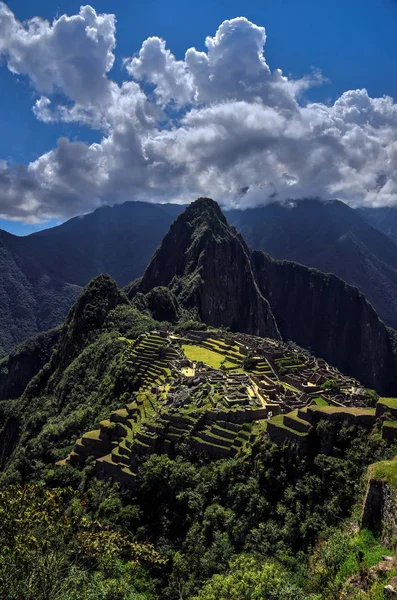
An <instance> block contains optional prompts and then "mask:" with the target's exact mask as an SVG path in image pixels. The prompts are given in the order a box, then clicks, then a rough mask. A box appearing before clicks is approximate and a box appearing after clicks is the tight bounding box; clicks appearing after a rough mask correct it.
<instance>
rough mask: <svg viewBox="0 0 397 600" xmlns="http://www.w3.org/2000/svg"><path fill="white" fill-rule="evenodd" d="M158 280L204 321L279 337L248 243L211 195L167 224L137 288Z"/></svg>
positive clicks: (146, 290) (146, 287)
mask: <svg viewBox="0 0 397 600" xmlns="http://www.w3.org/2000/svg"><path fill="white" fill-rule="evenodd" d="M158 286H168V287H169V289H170V290H171V292H172V293H173V294H174V295H175V296H176V298H177V299H178V301H179V302H180V303H181V304H182V305H183V306H184V307H185V308H186V309H189V310H192V311H197V313H198V315H199V317H200V319H201V320H202V321H203V322H205V323H207V324H209V325H214V326H219V325H224V326H227V327H230V328H232V329H233V330H234V331H246V332H249V333H254V334H255V335H260V336H268V337H274V338H278V337H279V333H278V330H277V327H276V324H275V321H274V318H273V315H272V312H271V309H270V306H269V303H268V302H267V300H265V298H263V296H262V295H261V294H260V292H259V290H258V288H257V286H256V284H255V280H254V277H253V275H252V269H251V263H250V259H249V250H248V247H247V246H246V244H245V242H244V241H243V239H242V238H241V236H239V235H238V234H237V232H236V231H235V230H233V229H231V228H230V227H229V225H228V223H227V221H226V218H225V216H224V215H223V213H222V211H221V210H220V208H219V206H218V205H217V204H216V202H214V201H213V200H210V199H208V198H201V199H199V200H197V201H196V202H193V203H192V204H191V205H190V206H189V207H188V208H187V209H186V210H185V212H184V213H183V214H182V215H180V216H179V217H178V218H177V220H176V221H175V222H174V223H173V224H172V225H171V228H170V231H169V233H168V234H167V235H166V236H165V238H164V240H163V242H162V243H161V246H160V247H159V249H158V250H157V252H156V253H155V254H154V256H153V258H152V260H151V261H150V263H149V266H148V267H147V269H146V271H145V273H144V275H143V277H142V280H141V281H140V283H139V291H140V292H141V293H143V294H147V293H149V292H150V291H151V290H152V289H153V288H156V287H158Z"/></svg>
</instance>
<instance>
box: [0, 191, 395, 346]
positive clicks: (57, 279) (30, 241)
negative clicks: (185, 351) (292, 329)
mask: <svg viewBox="0 0 397 600" xmlns="http://www.w3.org/2000/svg"><path fill="white" fill-rule="evenodd" d="M184 208H185V207H183V206H179V205H173V204H148V203H143V202H126V203H124V204H121V205H116V206H114V207H108V206H106V207H102V208H98V209H97V210H96V211H94V212H93V213H90V214H88V215H85V216H82V217H76V218H74V219H71V220H69V221H67V222H66V223H64V224H62V225H60V226H58V227H53V228H50V229H47V230H44V231H41V232H38V233H35V234H32V235H29V236H26V237H16V236H13V235H10V234H7V233H6V232H0V260H1V265H2V269H1V272H0V300H1V306H2V308H3V310H2V313H1V316H0V347H2V348H3V350H2V354H3V355H4V354H5V353H6V352H8V351H10V350H11V349H12V348H13V347H14V346H15V345H16V344H17V343H19V342H21V341H23V340H24V339H26V338H27V337H29V336H32V335H34V334H36V333H37V332H39V331H43V330H47V329H50V328H52V327H55V326H57V325H59V324H60V323H61V322H62V321H63V319H64V318H65V316H66V314H67V311H68V309H69V307H70V306H71V304H72V303H73V301H74V300H75V298H76V297H77V295H78V294H79V293H80V290H81V287H82V286H85V285H86V284H87V283H88V282H89V281H90V280H91V279H92V278H93V277H95V276H97V275H99V274H100V273H102V272H105V273H109V274H110V276H111V277H113V278H114V279H115V280H116V281H117V283H118V285H120V286H125V285H127V284H128V283H129V282H130V281H132V280H134V279H136V278H138V277H140V276H142V274H143V272H144V270H145V268H146V266H147V264H148V262H149V260H150V258H151V257H152V255H153V253H154V252H155V250H156V248H157V247H158V246H159V245H160V243H161V241H162V239H163V237H164V236H165V235H166V233H167V231H168V230H169V228H170V226H171V225H172V223H173V221H174V220H175V218H176V217H178V215H180V213H181V212H182V211H183V210H184ZM374 210H375V211H377V210H379V211H381V212H382V211H386V210H388V211H389V213H390V215H393V214H394V213H393V210H394V209H374ZM364 213H365V214H364ZM369 213H370V211H364V212H363V211H358V210H352V209H350V208H349V207H348V206H346V205H345V204H343V203H342V202H338V201H332V202H320V201H314V200H302V201H299V202H297V203H294V204H291V205H289V206H286V205H280V204H270V205H268V206H263V207H259V208H255V209H247V210H244V211H243V210H228V211H227V212H226V213H225V214H226V215H227V218H228V220H229V222H230V223H231V224H232V225H234V226H235V227H236V229H237V230H238V231H239V232H240V234H241V236H242V237H243V238H244V239H245V240H246V242H247V244H248V246H250V247H251V248H254V249H259V250H264V251H265V252H268V253H269V254H270V256H272V257H273V258H275V259H286V260H292V261H296V262H299V263H301V264H304V265H306V266H310V267H314V268H316V269H318V270H321V271H323V272H330V273H334V274H336V275H337V276H338V277H340V278H342V279H344V280H345V281H347V282H348V283H350V284H352V285H355V286H357V287H358V288H359V290H360V291H361V292H363V293H364V294H365V295H366V297H367V298H368V299H369V301H370V302H371V304H372V305H373V306H374V308H375V309H376V310H377V312H378V314H379V315H380V317H381V318H382V319H383V320H384V322H385V323H386V324H387V325H390V326H394V327H397V241H394V240H392V239H390V238H389V237H388V236H387V235H385V234H384V233H382V232H381V231H379V230H378V229H376V228H375V227H373V226H372V225H371V224H369V223H368V222H367V220H366V218H364V217H365V216H367V217H368V219H369V218H370V214H369ZM389 213H387V214H389ZM371 214H372V213H371ZM374 214H377V215H378V217H377V218H378V220H379V215H380V214H381V213H375V212H374ZM387 219H388V217H387V215H386V213H385V217H384V223H385V224H386V223H387ZM218 220H219V217H218ZM390 223H392V219H391V217H390ZM213 225H214V224H211V227H212V226H213ZM379 226H380V225H379ZM211 227H210V228H209V229H211ZM217 227H218V229H219V232H218V233H217V234H216V236H218V237H219V236H220V237H219V239H218V240H217V241H216V240H215V237H216V236H215V235H214V236H213V247H212V249H211V252H213V249H214V248H216V247H218V246H217V244H218V243H219V241H220V239H221V238H222V236H223V235H225V229H224V228H223V229H222V227H221V225H219V226H218V225H217ZM214 231H215V229H214ZM180 233H181V232H177V234H178V238H179V237H180ZM206 235H208V233H205V232H203V234H202V235H201V237H200V240H197V241H195V243H194V244H193V243H192V240H190V241H189V236H187V238H186V239H185V241H184V243H186V246H183V250H184V251H185V250H188V249H189V248H190V250H189V253H190V256H192V253H193V254H194V253H195V252H196V247H198V246H199V244H201V243H205V236H206ZM227 236H229V238H230V239H229V241H228V244H229V247H228V250H227V252H226V254H225V256H222V257H221V258H220V261H221V263H220V264H217V265H215V263H214V265H215V266H213V264H212V259H211V258H210V256H207V257H205V256H203V257H202V258H201V259H200V260H198V262H197V263H194V264H193V263H191V264H190V263H189V264H188V265H187V270H186V272H185V273H184V274H183V277H184V280H185V281H187V278H188V277H190V278H191V279H193V280H194V282H196V283H197V277H196V276H197V273H198V272H199V271H200V273H201V272H203V271H205V277H206V278H207V279H208V278H210V277H211V269H212V268H215V269H216V273H215V277H214V281H215V282H216V283H215V284H214V285H213V289H212V292H211V293H213V294H214V296H213V297H215V296H217V297H218V298H221V299H222V301H221V302H220V304H219V309H217V308H216V307H215V306H214V300H213V299H211V298H210V297H206V298H205V300H204V299H203V302H204V304H205V305H203V306H202V307H200V311H201V313H202V315H203V319H204V320H206V319H207V320H208V319H209V320H210V321H211V319H212V321H211V322H213V323H219V322H220V320H221V319H220V317H221V315H220V311H221V310H222V312H224V311H223V308H222V309H221V308H220V307H221V306H222V307H224V306H227V313H228V314H227V315H226V317H225V315H224V314H223V316H222V318H225V319H226V320H225V322H227V323H230V326H232V327H233V328H239V329H245V328H246V327H248V326H249V327H250V330H252V331H257V332H267V331H270V330H271V329H272V326H271V325H270V322H267V317H266V313H268V308H267V307H266V302H265V303H264V302H263V298H262V299H261V298H260V296H261V295H263V294H261V293H260V292H258V291H256V292H255V293H252V294H251V293H250V294H249V295H250V298H251V299H252V300H253V302H254V304H253V305H252V306H245V305H244V303H243V302H242V301H240V300H239V299H240V298H241V295H242V293H243V291H244V289H245V288H244V286H245V285H246V283H244V282H242V283H241V285H242V286H243V288H241V289H240V288H238V287H237V288H236V289H239V292H238V293H239V295H238V297H237V300H236V299H232V298H229V297H228V296H227V294H226V292H224V290H226V287H225V285H224V282H223V276H224V270H223V268H222V261H227V260H232V261H234V263H233V264H234V266H235V267H236V270H237V266H238V268H239V269H242V271H243V272H246V274H245V276H244V277H248V280H250V276H249V269H250V267H249V266H247V265H248V263H247V261H246V259H245V258H244V256H245V255H247V253H249V251H248V248H247V244H246V243H245V242H244V241H243V240H242V237H241V236H238V235H237V234H236V232H235V231H234V232H233V233H231V230H230V228H229V232H228V233H227ZM170 251H172V254H173V255H176V254H178V251H177V249H175V248H171V247H170ZM164 252H165V251H164ZM164 252H163V254H164ZM233 252H234V253H236V255H235V258H233V259H232V258H231V257H232V256H233V257H234V254H233ZM178 260H181V257H178ZM161 264H162V265H164V264H166V259H165V257H164V256H162V258H161ZM152 268H154V267H152ZM170 268H172V266H171V267H169V266H167V270H166V273H164V274H163V275H162V276H161V277H159V276H158V275H155V280H156V281H158V282H159V283H158V285H157V287H158V286H159V285H160V287H161V285H162V283H161V282H163V281H167V282H168V280H169V277H168V275H169V269H170ZM181 268H182V267H181ZM183 269H184V267H183ZM247 269H248V270H247ZM148 277H149V275H147V276H146V283H147V282H148V281H149V280H148ZM233 277H234V278H235V284H237V279H236V273H234V274H233ZM178 278H179V279H180V278H181V273H180V272H179V273H178ZM248 280H247V279H246V280H245V281H248ZM145 285H146V284H145ZM151 285H152V282H150V285H149V284H147V288H146V289H148V287H150V286H151ZM167 285H168V283H167ZM189 286H190V283H189V284H188V286H187V287H188V288H189ZM216 286H217V287H216ZM154 287H156V286H154ZM194 289H195V288H192V290H189V289H185V291H184V292H183V294H185V295H186V294H187V296H189V298H190V300H189V302H190V304H189V302H185V305H186V306H188V305H189V310H191V306H196V300H197V295H196V297H195V296H194ZM159 293H160V295H161V297H162V299H163V301H164V304H163V306H162V308H161V304H160V303H159V302H158V300H159V298H158V297H157V295H158V292H156V293H155V295H156V298H155V300H156V301H155V302H153V301H152V300H153V299H152V300H151V299H150V298H146V300H145V302H146V303H149V304H150V305H152V307H155V308H156V310H157V311H160V312H157V313H156V315H155V318H159V319H162V318H164V319H166V320H171V321H174V320H175V319H176V318H178V314H179V313H178V310H179V309H178V307H177V305H175V304H174V303H173V302H174V301H173V300H172V299H170V298H169V297H168V298H166V295H165V292H164V290H163V292H159ZM178 293H179V292H178ZM181 293H182V292H181ZM211 303H212V305H211ZM141 308H142V306H141ZM147 308H150V307H149V306H148V307H147ZM216 310H218V313H219V314H218V315H216ZM152 314H154V313H152ZM260 315H262V316H260ZM255 320H257V322H256V323H254V321H255ZM244 324H245V325H244ZM248 324H249V325H248ZM254 325H255V326H254ZM269 327H270V329H269ZM275 335H276V334H275ZM0 352H1V350H0ZM0 357H1V354H0Z"/></svg>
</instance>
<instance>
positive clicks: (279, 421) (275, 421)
mask: <svg viewBox="0 0 397 600" xmlns="http://www.w3.org/2000/svg"><path fill="white" fill-rule="evenodd" d="M269 423H271V424H272V425H275V426H276V427H279V428H280V429H286V430H287V431H290V432H291V433H293V434H294V435H299V436H301V437H304V436H305V435H307V434H306V433H305V432H303V431H297V430H296V429H292V427H288V425H285V423H284V415H277V416H276V417H273V418H272V419H270V421H269Z"/></svg>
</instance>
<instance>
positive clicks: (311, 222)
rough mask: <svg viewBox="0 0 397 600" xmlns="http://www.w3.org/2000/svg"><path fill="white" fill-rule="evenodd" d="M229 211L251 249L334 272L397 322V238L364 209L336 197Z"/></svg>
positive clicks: (390, 321) (385, 316)
mask: <svg viewBox="0 0 397 600" xmlns="http://www.w3.org/2000/svg"><path fill="white" fill-rule="evenodd" d="M376 210H378V209H376ZM392 210H394V209H392ZM226 214H227V216H228V219H229V221H230V222H231V223H232V224H233V225H234V226H235V227H237V229H238V230H239V231H240V233H241V234H242V236H243V237H244V239H245V240H246V241H247V243H248V244H249V245H250V246H251V247H252V248H255V249H258V250H263V251H265V252H267V253H268V254H270V256H272V257H273V258H275V259H282V260H292V261H295V262H298V263H301V264H303V265H306V266H309V267H314V268H316V269H318V270H320V271H323V272H324V273H334V274H335V275H337V276H338V277H340V278H341V279H343V280H345V281H346V282H348V283H350V284H351V285H354V286H356V287H358V289H359V290H360V291H361V292H362V293H363V294H364V295H365V296H366V297H367V298H368V300H369V301H370V302H371V304H372V305H373V306H374V308H375V310H376V311H377V313H378V314H379V316H380V318H381V319H382V320H383V321H384V322H385V323H386V324H387V325H389V326H391V327H395V328H396V327H397V240H393V239H391V238H390V237H389V236H388V235H385V233H382V232H381V231H379V230H378V229H376V227H373V226H372V225H370V223H369V222H367V221H366V220H365V218H363V213H362V211H358V210H353V209H351V208H350V207H348V206H347V205H346V204H344V203H343V202H340V201H337V200H335V201H329V202H322V201H319V200H300V201H299V202H295V203H291V204H290V205H282V204H279V203H274V204H269V205H267V206H262V207H258V208H253V209H247V210H245V211H240V210H231V211H228V212H227V213H226ZM396 214H397V213H396ZM385 221H386V219H385ZM395 223H396V225H397V219H396V221H395ZM388 233H390V232H388Z"/></svg>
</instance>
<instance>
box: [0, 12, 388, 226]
mask: <svg viewBox="0 0 397 600" xmlns="http://www.w3.org/2000/svg"><path fill="white" fill-rule="evenodd" d="M115 22H116V20H115V17H114V16H113V15H100V14H97V13H96V11H95V10H94V9H93V8H91V7H90V6H83V7H82V8H81V9H80V12H79V14H78V15H73V16H67V15H63V16H61V17H59V18H58V19H56V20H54V21H53V22H52V23H49V22H47V21H44V20H42V19H40V18H35V19H32V20H31V21H29V22H28V23H20V22H18V20H17V19H16V17H15V16H14V15H13V13H12V12H11V11H10V10H9V9H8V8H7V6H6V5H5V4H4V3H1V2H0V58H1V57H3V59H4V61H5V64H6V65H7V67H8V68H9V69H10V70H11V71H13V72H15V73H18V74H22V75H25V76H26V77H28V78H29V80H30V82H31V85H32V88H33V89H34V91H35V93H36V94H37V97H36V98H35V101H34V106H33V111H34V113H35V115H36V116H37V118H39V119H41V120H42V121H44V122H51V121H54V120H59V121H64V122H77V123H79V122H80V123H84V124H86V125H90V126H92V127H96V128H100V129H101V130H102V139H101V141H100V143H96V144H91V145H88V144H85V143H83V142H78V141H69V140H67V139H60V140H59V142H58V145H57V147H56V148H54V149H50V150H49V151H48V152H47V153H46V154H44V155H43V156H41V157H40V158H38V159H37V160H35V161H34V162H32V163H30V164H29V165H13V164H8V163H6V162H5V161H1V160H0V216H2V217H3V218H4V217H6V218H19V219H22V220H25V221H28V220H30V221H32V220H37V219H47V218H53V217H57V218H62V217H68V216H72V215H75V214H79V213H83V212H88V211H90V210H92V209H93V208H95V207H97V206H99V205H101V204H104V203H115V202H121V201H125V200H127V199H140V200H146V201H176V202H187V201H190V200H193V199H194V198H195V197H197V196H198V195H208V196H212V197H213V198H215V199H217V200H218V201H220V202H221V203H223V204H224V205H233V206H253V205H256V204H260V203H265V202H267V201H270V200H272V201H274V200H275V199H277V200H280V201H285V200H290V199H299V198H302V197H313V196H316V197H321V198H330V197H338V198H340V199H342V200H345V201H347V202H348V203H350V204H351V205H357V204H368V205H394V204H397V105H396V104H395V102H394V101H393V99H392V98H389V97H384V98H371V97H370V96H369V95H368V93H367V91H366V90H349V91H346V92H345V93H344V94H342V96H341V97H340V98H338V99H337V100H336V101H335V102H334V104H332V105H326V104H323V103H309V102H308V101H305V98H304V93H305V91H306V90H307V89H308V88H309V87H310V86H312V85H318V84H321V82H322V76H321V74H319V73H316V72H314V73H312V74H310V75H308V76H306V77H304V78H302V79H297V80H294V79H292V78H291V77H286V76H285V75H284V74H283V73H282V72H281V70H279V69H275V70H272V69H271V68H270V66H269V65H268V63H267V61H266V58H265V52H264V50H265V45H266V32H265V29H264V28H263V27H260V26H257V25H255V24H253V23H251V22H250V21H248V20H247V19H245V18H243V17H239V18H236V19H232V20H228V21H225V22H224V23H222V24H221V25H220V27H219V28H218V30H217V31H216V32H215V35H213V37H207V39H206V42H205V43H206V51H205V52H199V51H198V50H196V49H195V48H189V49H188V50H187V51H186V54H185V56H184V58H183V59H182V60H179V59H177V58H176V57H175V56H174V54H173V53H172V51H171V49H169V48H168V47H167V44H166V42H165V41H164V40H162V39H160V38H157V37H151V38H148V39H147V40H145V41H144V42H143V44H142V47H141V49H140V50H139V52H137V53H136V54H135V55H134V56H132V57H130V58H127V59H124V67H125V75H126V77H125V81H123V82H122V83H121V84H120V85H119V84H117V83H116V82H115V81H112V79H111V77H110V71H111V69H112V66H113V63H114V60H115V55H114V52H115V44H116V30H115ZM131 50H132V51H133V50H134V49H131ZM242 190H244V193H242Z"/></svg>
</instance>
